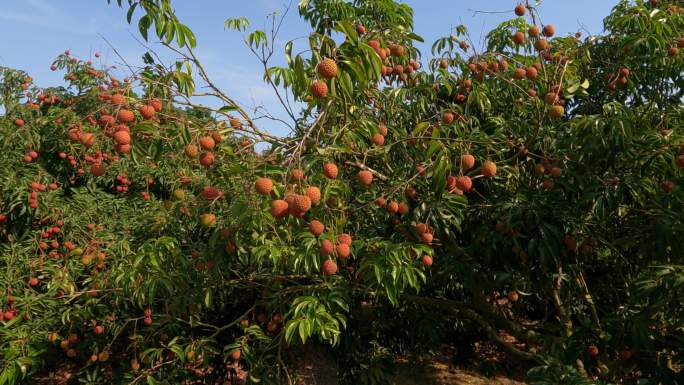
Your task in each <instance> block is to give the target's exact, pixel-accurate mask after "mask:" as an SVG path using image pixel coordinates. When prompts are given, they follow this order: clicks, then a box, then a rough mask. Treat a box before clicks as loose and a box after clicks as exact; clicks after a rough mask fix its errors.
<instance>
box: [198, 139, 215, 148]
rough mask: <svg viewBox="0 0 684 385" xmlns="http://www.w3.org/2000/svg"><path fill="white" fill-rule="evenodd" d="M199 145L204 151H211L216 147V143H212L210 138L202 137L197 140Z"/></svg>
mask: <svg viewBox="0 0 684 385" xmlns="http://www.w3.org/2000/svg"><path fill="white" fill-rule="evenodd" d="M199 144H200V147H202V149H204V150H212V149H213V148H214V147H215V146H216V142H214V138H212V137H211V136H203V137H201V138H199Z"/></svg>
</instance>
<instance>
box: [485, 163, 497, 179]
mask: <svg viewBox="0 0 684 385" xmlns="http://www.w3.org/2000/svg"><path fill="white" fill-rule="evenodd" d="M481 173H482V175H483V176H486V177H493V176H495V175H496V164H495V163H494V162H492V161H491V160H486V161H485V162H484V163H483V164H482V170H481Z"/></svg>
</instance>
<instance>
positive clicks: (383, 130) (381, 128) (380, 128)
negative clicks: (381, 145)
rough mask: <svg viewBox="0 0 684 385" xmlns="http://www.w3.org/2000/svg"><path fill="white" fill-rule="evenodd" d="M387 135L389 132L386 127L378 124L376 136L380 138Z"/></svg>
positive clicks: (382, 123)
mask: <svg viewBox="0 0 684 385" xmlns="http://www.w3.org/2000/svg"><path fill="white" fill-rule="evenodd" d="M388 133H389V130H388V129H387V126H386V125H385V123H384V122H380V124H378V134H380V135H382V136H387V134H388Z"/></svg>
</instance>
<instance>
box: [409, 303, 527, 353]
mask: <svg viewBox="0 0 684 385" xmlns="http://www.w3.org/2000/svg"><path fill="white" fill-rule="evenodd" d="M403 298H404V299H405V300H407V301H409V302H412V303H415V304H419V305H425V306H431V307H436V308H439V309H442V310H446V311H448V312H450V313H452V314H454V315H458V316H462V317H465V318H467V319H469V320H470V321H473V322H475V323H476V324H477V325H478V326H480V327H481V328H482V329H483V330H484V331H485V333H486V334H487V337H488V338H489V339H490V340H491V341H492V342H493V343H495V344H496V345H498V346H499V347H500V348H502V349H503V350H504V351H505V352H506V353H508V354H510V355H511V356H512V357H515V358H516V359H518V360H521V361H532V360H534V359H535V355H534V354H531V353H527V352H524V351H522V350H520V349H518V348H516V347H515V346H513V345H512V344H511V343H509V342H506V341H505V340H504V339H503V338H501V337H500V336H499V333H498V332H497V330H496V329H494V327H492V325H491V324H490V323H489V322H488V321H487V320H486V319H485V318H484V317H483V316H481V315H480V314H478V313H477V312H475V311H474V310H472V309H470V308H469V307H468V306H467V305H466V304H463V303H460V302H458V301H453V300H447V299H436V298H427V297H418V296H414V295H405V296H404V297H403Z"/></svg>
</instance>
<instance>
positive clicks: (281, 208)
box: [271, 199, 289, 219]
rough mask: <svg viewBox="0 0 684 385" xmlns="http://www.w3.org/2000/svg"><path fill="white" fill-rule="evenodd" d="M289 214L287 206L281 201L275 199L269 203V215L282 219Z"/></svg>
mask: <svg viewBox="0 0 684 385" xmlns="http://www.w3.org/2000/svg"><path fill="white" fill-rule="evenodd" d="M288 212H289V205H288V203H287V202H286V201H284V200H282V199H276V200H273V201H271V215H272V216H273V217H274V218H276V219H279V218H283V217H285V216H286V215H287V214H288Z"/></svg>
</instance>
